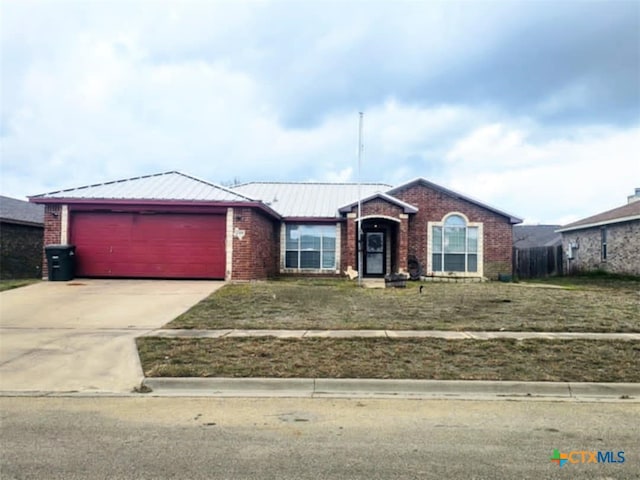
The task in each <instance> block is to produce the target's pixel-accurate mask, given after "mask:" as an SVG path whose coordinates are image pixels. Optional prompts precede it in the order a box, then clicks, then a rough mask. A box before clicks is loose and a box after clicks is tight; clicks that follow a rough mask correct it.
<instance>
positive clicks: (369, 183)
mask: <svg viewBox="0 0 640 480" xmlns="http://www.w3.org/2000/svg"><path fill="white" fill-rule="evenodd" d="M247 185H349V186H357V185H380V186H385V187H392V186H393V185H390V184H388V183H383V182H360V183H358V182H280V181H276V182H273V181H259V180H257V181H253V182H244V183H239V184H238V185H234V186H233V187H231V188H232V189H234V188H238V187H244V186H247Z"/></svg>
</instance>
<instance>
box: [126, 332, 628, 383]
mask: <svg viewBox="0 0 640 480" xmlns="http://www.w3.org/2000/svg"><path fill="white" fill-rule="evenodd" d="M137 342H138V349H139V352H140V357H141V360H142V367H143V370H144V374H145V376H148V377H279V378H292V377H301V378H397V379H441V380H454V379H455V380H518V381H566V382H568V381H572V382H640V360H639V359H640V342H634V341H621V340H616V341H602V340H537V339H536V340H522V341H516V340H510V339H500V340H444V339H438V338H422V339H389V338H346V339H332V338H304V339H276V338H272V337H245V338H218V339H212V338H195V339H194V338H190V339H187V338H159V337H143V338H139V339H138V340H137Z"/></svg>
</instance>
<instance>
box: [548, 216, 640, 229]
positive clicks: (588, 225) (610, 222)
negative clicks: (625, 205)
mask: <svg viewBox="0 0 640 480" xmlns="http://www.w3.org/2000/svg"><path fill="white" fill-rule="evenodd" d="M635 220H640V215H631V216H628V217H620V218H612V219H609V220H603V221H601V222H592V223H585V224H582V225H573V226H571V225H567V226H566V227H562V228H559V229H558V230H556V233H564V232H573V231H575V230H585V229H587V228H595V227H604V226H606V225H613V224H616V223H625V222H633V221H635Z"/></svg>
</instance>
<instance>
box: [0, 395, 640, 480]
mask: <svg viewBox="0 0 640 480" xmlns="http://www.w3.org/2000/svg"><path fill="white" fill-rule="evenodd" d="M0 407H1V408H0V412H1V419H2V423H1V426H0V442H1V447H2V448H1V450H2V455H1V470H0V477H1V478H2V479H12V480H13V479H44V478H46V479H52V480H55V479H65V480H74V479H107V478H109V479H162V478H172V479H269V478H274V479H275V478H277V479H367V480H369V479H371V480H373V479H391V478H394V479H395V478H406V479H431V478H433V479H448V478H451V479H458V478H464V479H498V480H500V479H514V478H518V479H536V480H537V479H541V478H549V479H565V478H571V479H574V478H579V479H581V478H584V479H631V478H640V436H639V435H638V425H640V405H638V404H637V403H625V402H624V401H619V402H616V403H610V402H551V401H541V400H538V401H533V400H528V401H471V400H467V401H462V400H382V399H359V400H358V399H353V400H349V399H308V398H297V399H295V398H242V399H238V398H155V397H144V396H141V397H57V398H56V397H49V398H47V397H2V398H0ZM554 449H558V450H559V451H560V452H571V451H602V452H609V451H611V452H616V453H617V452H620V451H623V452H624V459H625V461H624V463H620V462H617V463H599V464H598V463H596V464H594V463H567V464H565V465H564V466H563V467H560V466H558V464H557V463H554V462H552V461H551V456H552V454H553V451H554ZM573 458H574V459H580V458H581V457H580V456H579V455H578V456H574V457H573ZM612 458H615V457H612Z"/></svg>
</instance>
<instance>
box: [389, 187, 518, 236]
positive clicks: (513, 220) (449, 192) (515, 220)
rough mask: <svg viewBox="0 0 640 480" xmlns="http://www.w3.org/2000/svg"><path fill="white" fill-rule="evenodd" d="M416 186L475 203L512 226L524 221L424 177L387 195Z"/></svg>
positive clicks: (395, 188) (396, 188) (394, 188)
mask: <svg viewBox="0 0 640 480" xmlns="http://www.w3.org/2000/svg"><path fill="white" fill-rule="evenodd" d="M414 184H423V185H425V186H427V187H429V188H433V189H435V190H439V191H441V192H443V193H446V194H447V195H450V196H452V197H454V198H458V199H460V200H465V201H467V202H470V203H473V204H475V205H478V206H479V207H482V208H486V209H487V210H490V211H492V212H494V213H497V214H498V215H500V216H502V217H506V218H508V219H509V222H510V223H511V224H512V225H517V224H518V223H522V221H523V220H522V219H521V218H518V217H516V216H514V215H511V214H510V213H507V212H503V211H502V210H498V209H497V208H494V207H492V206H490V205H487V204H486V203H483V202H480V201H478V200H476V199H474V198H471V197H468V196H466V195H463V194H461V193H458V192H455V191H453V190H450V189H448V188H446V187H443V186H441V185H438V184H436V183H433V182H430V181H429V180H427V179H426V178H422V177H418V178H414V179H413V180H409V181H408V182H406V183H403V184H402V185H398V186H397V187H393V188H392V189H391V190H387V192H386V193H387V194H389V195H393V193H395V192H397V191H399V190H404V189H406V188H409V187H411V186H413V185H414Z"/></svg>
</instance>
